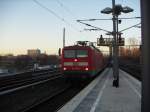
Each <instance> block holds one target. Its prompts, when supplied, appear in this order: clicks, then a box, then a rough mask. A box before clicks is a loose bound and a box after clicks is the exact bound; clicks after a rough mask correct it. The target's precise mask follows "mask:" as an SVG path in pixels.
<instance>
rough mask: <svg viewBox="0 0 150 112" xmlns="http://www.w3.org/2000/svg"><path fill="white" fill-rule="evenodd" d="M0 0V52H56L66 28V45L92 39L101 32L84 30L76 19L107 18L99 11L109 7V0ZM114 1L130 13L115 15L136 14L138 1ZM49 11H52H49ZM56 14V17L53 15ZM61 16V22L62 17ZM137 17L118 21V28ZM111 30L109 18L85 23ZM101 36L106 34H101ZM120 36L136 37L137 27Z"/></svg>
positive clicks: (123, 26)
mask: <svg viewBox="0 0 150 112" xmlns="http://www.w3.org/2000/svg"><path fill="white" fill-rule="evenodd" d="M36 1H38V2H39V3H41V4H42V5H43V6H44V7H45V9H44V8H42V7H41V6H39V5H38V4H37V3H36V2H35V0H0V54H7V53H13V54H15V55H17V54H26V52H27V49H37V48H39V49H40V50H41V51H42V52H45V51H46V53H48V54H56V53H57V52H58V48H62V31H63V28H64V27H65V28H66V45H72V44H74V43H75V41H78V40H88V41H93V42H95V41H96V39H97V38H98V37H99V35H101V34H103V35H104V34H105V33H106V32H103V31H93V32H90V31H84V30H83V29H84V28H89V27H87V26H84V25H82V24H79V23H77V22H76V20H77V19H90V18H99V19H100V18H111V17H112V15H111V14H110V15H105V14H101V13H100V11H101V10H102V9H104V8H106V7H111V5H112V3H111V0H36ZM116 4H122V5H123V6H129V7H131V8H133V9H134V12H132V13H129V14H122V15H120V16H119V17H135V16H140V3H139V0H116ZM50 11H52V12H54V13H55V14H52V13H51V12H50ZM56 16H57V17H56ZM62 19H64V20H65V22H64V21H63V20H62ZM139 22H140V20H138V19H137V20H135V19H134V20H122V23H121V24H120V25H119V29H120V30H121V29H124V28H127V27H130V26H132V25H134V24H137V23H139ZM88 23H90V24H92V25H95V26H98V27H100V28H103V29H107V30H109V31H112V21H111V20H110V21H93V22H88ZM104 37H108V36H105V35H104ZM123 37H125V38H131V37H135V38H137V39H139V38H140V29H139V28H133V29H130V30H127V31H125V32H124V34H123Z"/></svg>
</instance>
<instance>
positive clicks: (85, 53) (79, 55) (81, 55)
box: [77, 50, 88, 58]
mask: <svg viewBox="0 0 150 112" xmlns="http://www.w3.org/2000/svg"><path fill="white" fill-rule="evenodd" d="M85 57H88V51H87V50H77V58H85Z"/></svg>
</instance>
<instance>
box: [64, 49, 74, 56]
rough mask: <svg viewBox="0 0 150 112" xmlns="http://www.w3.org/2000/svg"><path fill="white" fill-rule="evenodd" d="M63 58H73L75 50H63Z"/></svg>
mask: <svg viewBox="0 0 150 112" xmlns="http://www.w3.org/2000/svg"><path fill="white" fill-rule="evenodd" d="M64 57H65V58H75V57H76V56H75V50H65V51H64Z"/></svg>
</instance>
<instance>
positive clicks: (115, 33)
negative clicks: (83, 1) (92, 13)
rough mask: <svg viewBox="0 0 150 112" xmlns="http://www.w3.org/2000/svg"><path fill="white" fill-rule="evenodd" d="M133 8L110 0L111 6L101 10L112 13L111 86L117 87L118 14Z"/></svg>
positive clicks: (130, 10)
mask: <svg viewBox="0 0 150 112" xmlns="http://www.w3.org/2000/svg"><path fill="white" fill-rule="evenodd" d="M132 11H133V9H132V8H130V7H128V6H126V7H122V6H121V5H116V4H115V0H112V8H110V7H106V8H105V9H103V10H102V11H101V13H104V14H110V13H112V15H113V18H112V20H113V32H112V35H113V38H114V41H113V76H114V80H113V86H115V87H119V65H118V45H117V39H118V16H119V15H120V14H121V12H123V13H129V12H132Z"/></svg>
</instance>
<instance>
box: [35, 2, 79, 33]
mask: <svg viewBox="0 0 150 112" xmlns="http://www.w3.org/2000/svg"><path fill="white" fill-rule="evenodd" d="M33 2H35V3H36V4H37V5H39V6H40V7H41V8H43V9H45V10H46V11H48V12H49V13H51V14H52V15H54V16H55V17H56V18H57V19H59V20H61V21H63V22H64V23H65V24H66V25H68V26H70V27H71V28H72V29H74V30H76V31H77V32H81V31H80V30H78V29H77V28H76V27H74V26H73V25H72V24H71V23H69V22H68V21H67V20H65V19H64V18H62V17H61V16H59V15H58V14H57V13H55V12H54V11H53V10H51V9H49V8H48V7H46V6H45V5H43V4H42V3H40V2H39V1H37V0H33Z"/></svg>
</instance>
